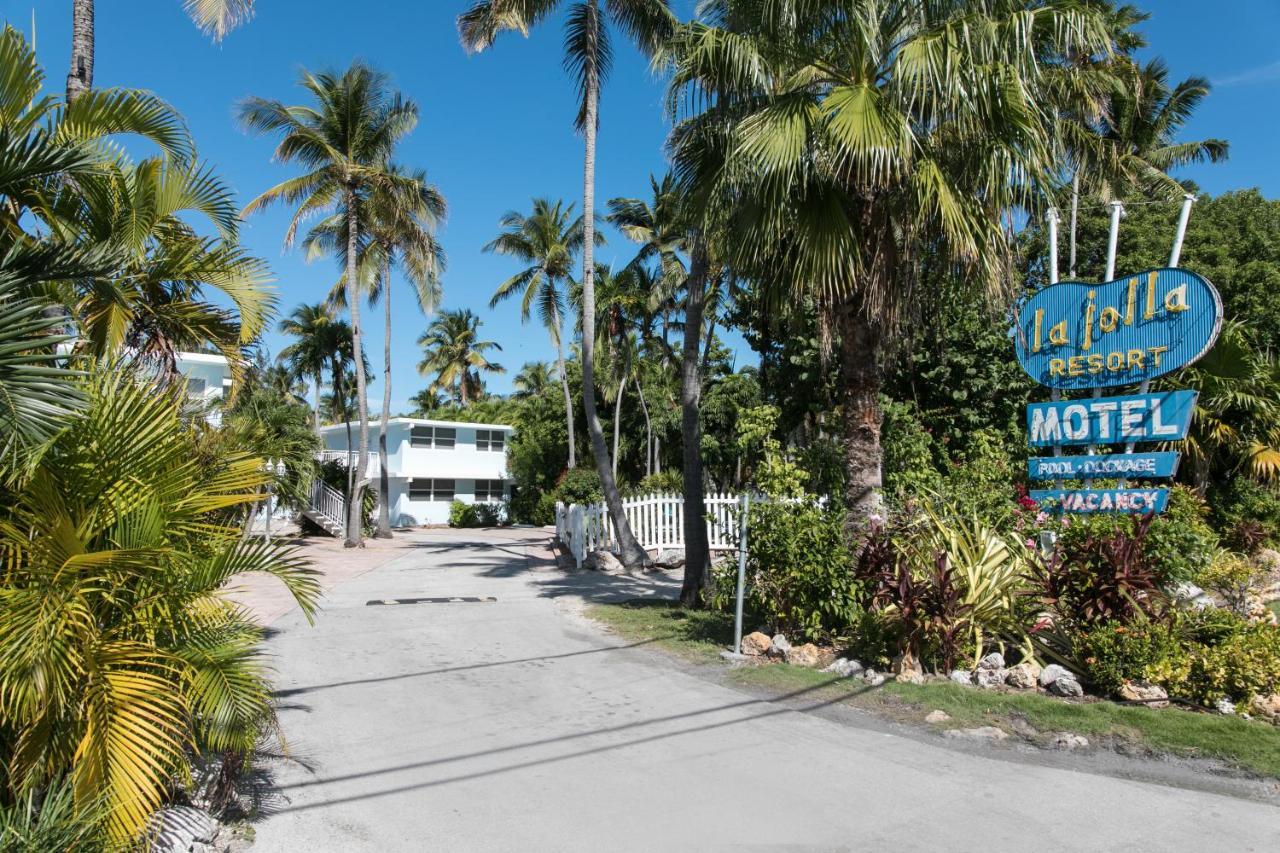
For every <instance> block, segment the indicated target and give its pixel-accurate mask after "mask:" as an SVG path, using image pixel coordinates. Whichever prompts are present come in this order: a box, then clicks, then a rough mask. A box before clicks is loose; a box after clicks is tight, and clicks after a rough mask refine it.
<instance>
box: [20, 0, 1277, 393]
mask: <svg viewBox="0 0 1280 853" xmlns="http://www.w3.org/2000/svg"><path fill="white" fill-rule="evenodd" d="M257 5H258V13H257V15H256V17H255V18H254V19H253V20H252V21H250V22H249V24H248V25H246V26H245V27H243V28H241V29H240V30H237V31H236V32H234V33H232V34H231V35H230V36H229V37H228V38H227V39H226V41H225V42H223V43H222V44H220V45H214V44H211V43H210V42H209V40H208V39H207V38H206V37H205V36H203V35H202V34H201V33H200V32H199V31H198V30H197V29H196V28H195V27H194V26H193V25H192V24H191V22H190V21H189V19H188V18H187V17H186V15H185V13H184V12H183V11H182V2H181V0H129V2H127V3H122V2H109V0H108V2H99V3H98V12H97V55H96V66H95V78H94V83H95V85H96V86H99V87H104V86H136V87H141V88H147V89H151V90H153V91H155V92H157V93H158V94H159V95H161V96H162V97H164V98H165V99H167V100H168V101H170V102H171V103H172V104H173V105H174V106H175V107H177V109H179V110H180V111H181V112H182V113H183V114H184V115H185V116H186V118H187V121H188V123H189V125H190V127H191V130H192V132H193V134H194V135H195V138H196V141H197V143H198V145H199V148H200V154H201V156H202V158H204V159H205V160H207V161H209V162H210V163H213V164H215V165H216V166H217V169H218V171H219V173H220V174H221V175H222V176H223V178H224V179H225V180H226V181H228V183H229V184H230V185H231V186H232V187H233V189H234V190H235V191H236V192H237V193H238V194H239V196H240V198H241V200H242V202H243V201H244V200H247V199H249V198H252V197H253V196H254V195H256V194H257V193H259V192H260V191H261V190H262V189H264V188H265V187H267V186H269V185H271V184H273V183H276V182H278V181H280V180H282V179H284V178H285V177H288V176H289V175H291V174H294V173H293V171H292V170H290V169H288V168H287V167H282V166H280V165H278V164H275V163H272V162H271V151H272V143H271V142H270V141H269V140H267V139H264V138H255V137H252V136H248V135H246V134H245V133H243V132H242V131H241V130H240V129H239V127H238V126H237V124H236V121H235V105H236V103H237V102H238V101H239V100H240V99H241V98H243V97H245V96H247V95H260V96H264V97H270V98H278V99H281V100H284V101H286V102H290V101H297V100H300V99H301V91H300V90H299V89H298V88H297V87H296V85H295V80H296V76H297V71H298V69H299V68H300V67H302V66H306V67H308V68H326V67H327V68H342V67H345V66H346V64H347V63H349V62H350V61H351V60H352V59H353V58H356V57H359V58H362V59H364V60H366V61H369V62H371V63H373V64H374V65H376V66H378V67H379V68H381V69H382V70H384V71H386V72H388V73H390V74H391V75H392V76H393V79H394V82H395V85H396V86H397V87H398V88H400V89H401V90H402V91H403V92H404V93H405V95H406V96H408V97H409V98H411V99H413V100H414V101H416V102H417V103H418V104H419V106H420V108H421V112H422V119H421V122H420V124H419V126H418V129H417V130H416V131H414V133H413V134H412V136H410V137H409V139H408V140H407V141H406V143H405V144H404V146H403V148H402V150H401V152H400V159H401V160H402V161H403V162H405V163H406V164H409V165H412V166H416V167H422V168H425V169H427V171H428V174H429V176H430V178H431V180H432V181H434V182H435V183H436V184H437V185H438V186H439V187H440V189H441V190H442V191H443V192H444V194H445V196H446V198H447V199H448V202H449V219H448V222H447V223H446V225H445V227H444V229H443V231H442V232H441V235H440V237H441V240H442V241H443V243H444V245H445V248H446V250H447V252H448V255H449V269H448V272H447V273H446V275H445V277H444V282H443V283H444V292H445V299H444V307H447V308H458V307H467V308H471V309H472V310H474V311H476V312H477V313H478V314H480V316H481V317H482V319H483V321H484V331H485V332H486V333H487V335H488V336H489V337H490V338H492V339H495V340H497V341H499V342H500V343H501V344H502V346H503V350H504V351H503V353H502V354H501V356H500V360H501V361H502V363H503V364H505V365H506V366H507V367H508V369H509V373H508V374H507V376H506V377H498V378H496V379H494V380H492V381H491V382H490V388H491V389H492V390H494V391H499V392H501V391H506V390H508V389H509V387H510V377H511V376H512V375H513V374H514V373H515V371H516V370H518V369H519V367H520V365H521V364H522V363H524V362H525V361H530V360H535V359H549V358H550V357H551V348H550V345H549V344H548V343H547V339H546V335H545V332H544V331H543V330H542V329H541V327H539V326H537V325H529V326H522V325H521V323H520V321H519V317H518V307H517V305H516V304H515V303H508V304H504V305H501V306H499V307H498V308H496V309H494V310H490V309H489V308H488V299H489V296H490V295H491V294H492V292H493V289H494V287H495V286H496V285H497V284H498V283H499V282H500V281H502V280H503V279H504V278H506V277H507V276H509V275H510V274H511V273H512V272H514V270H515V266H514V265H513V263H512V262H510V261H509V260H507V259H505V258H502V257H499V256H494V255H486V254H483V253H482V252H481V247H482V246H483V245H484V244H485V243H486V242H487V241H488V240H490V239H492V237H493V236H494V235H495V234H496V232H497V223H498V219H499V217H500V216H501V215H502V214H503V213H504V212H505V211H507V210H510V209H513V208H516V209H526V208H527V207H528V205H529V200H530V198H532V197H533V196H542V195H545V196H550V197H552V198H556V197H562V198H565V199H568V200H577V199H580V198H581V191H582V147H581V140H580V139H579V138H578V137H577V136H576V135H575V134H574V132H573V128H572V121H573V117H574V115H575V111H576V102H575V97H574V92H573V87H572V84H571V82H570V80H569V79H568V77H567V76H566V74H565V73H564V71H563V70H562V68H561V64H560V58H561V39H562V28H561V22H560V21H559V20H558V19H557V20H553V21H551V22H549V24H547V25H544V26H543V27H542V28H541V29H540V30H537V31H535V32H534V33H533V34H532V36H531V37H530V38H529V39H527V40H526V39H523V38H520V37H519V36H508V37H506V38H503V39H501V40H500V41H499V43H498V44H497V46H496V47H495V48H494V49H493V50H491V51H489V52H487V53H484V54H481V55H477V56H468V55H467V54H466V53H465V52H464V51H463V50H462V48H461V46H460V45H459V43H458V37H457V32H456V29H455V27H454V19H455V17H456V15H457V14H458V12H460V11H462V9H463V8H465V6H466V5H467V3H466V0H416V2H408V0H401V1H400V2H388V0H366V2H365V3H362V4H361V3H351V2H350V0H259V2H258V4H257ZM1139 5H1141V6H1143V7H1145V8H1147V9H1149V10H1150V11H1152V12H1153V13H1154V16H1153V19H1152V20H1151V21H1150V22H1148V23H1147V24H1146V25H1145V26H1144V31H1145V32H1146V34H1147V36H1148V38H1149V40H1150V42H1151V44H1152V50H1151V51H1150V52H1152V53H1159V54H1161V55H1163V56H1164V57H1165V58H1166V59H1167V60H1168V62H1169V64H1170V66H1171V68H1172V72H1173V76H1174V77H1175V78H1176V79H1182V78H1183V77H1186V76H1190V75H1193V74H1195V75H1202V76H1205V77H1208V78H1210V79H1211V80H1213V81H1214V82H1215V90H1214V92H1213V94H1212V95H1211V97H1210V98H1209V99H1208V100H1207V101H1206V102H1205V104H1204V106H1203V107H1202V108H1201V110H1200V111H1199V112H1198V113H1197V115H1196V117H1195V118H1194V120H1193V121H1192V123H1191V124H1190V126H1189V127H1188V129H1187V133H1186V138H1202V137H1207V136H1216V137H1222V138H1226V139H1228V140H1230V142H1231V146H1232V150H1231V159H1230V161H1229V162H1228V163H1226V164H1223V165H1218V166H1210V167H1197V168H1194V169H1190V170H1188V171H1187V172H1186V173H1185V176H1186V177H1191V178H1193V179H1194V180H1196V181H1197V182H1199V183H1200V185H1201V186H1202V187H1203V188H1204V189H1205V190H1207V191H1209V192H1211V193H1219V192H1223V191H1225V190H1229V189H1236V188H1241V187H1253V186H1257V187H1260V188H1261V189H1262V191H1263V193H1264V194H1265V195H1267V196H1268V197H1273V198H1274V197H1276V196H1280V165H1278V164H1277V162H1276V150H1277V149H1276V143H1275V140H1276V138H1277V137H1278V136H1280V134H1278V133H1277V131H1280V41H1277V39H1276V34H1277V33H1280V3H1277V2H1276V0H1230V2H1222V3H1219V4H1217V5H1216V6H1214V7H1207V6H1206V4H1204V3H1203V2H1197V1H1196V0H1159V2H1155V0H1146V2H1139ZM676 6H677V8H678V9H679V10H680V11H681V12H682V13H683V14H685V15H687V14H688V13H689V11H690V9H691V8H692V6H693V0H677V3H676ZM70 9H71V2H70V0H35V2H33V0H0V10H2V13H3V16H4V18H5V20H6V21H8V22H9V23H12V24H13V25H15V26H17V27H18V28H20V29H21V30H23V31H24V32H26V33H27V34H28V35H30V31H31V17H32V12H33V11H34V13H35V18H36V26H37V38H38V42H37V50H38V53H39V56H40V60H41V62H42V63H43V64H44V66H45V68H46V70H47V72H48V74H49V78H50V79H49V83H50V86H51V88H53V89H55V90H58V91H60V90H61V88H62V86H63V80H64V77H65V74H66V68H67V57H68V54H69V44H70V24H71V11H70ZM1211 9H1216V10H1218V11H1217V13H1215V12H1214V11H1212V10H1211ZM615 54H616V61H615V67H614V74H613V77H612V79H611V82H610V83H609V85H608V87H607V88H606V90H605V93H604V98H603V105H602V115H601V119H602V124H601V132H600V141H599V149H600V150H599V165H598V168H597V198H598V199H600V200H602V201H603V200H607V199H609V198H612V197H615V196H620V195H640V196H643V195H645V193H646V191H647V188H648V175H649V173H650V172H659V173H660V172H662V171H663V170H664V169H665V161H664V157H663V141H664V139H665V137H666V134H667V131H668V130H669V125H668V124H667V123H666V119H665V111H664V104H663V87H662V82H661V81H660V80H658V79H656V78H655V77H654V76H653V75H652V74H651V73H650V71H649V70H648V68H647V66H646V63H645V62H644V61H643V60H642V59H641V58H640V57H639V56H638V55H637V54H636V53H635V52H634V51H633V50H631V49H630V48H629V47H626V46H624V45H623V44H621V43H618V44H617V45H616V50H615ZM286 221H287V212H286V211H285V210H283V209H277V210H273V211H270V212H268V213H266V214H260V215H257V216H255V217H253V218H252V219H251V220H250V221H249V222H248V223H247V225H246V226H245V228H244V231H243V237H242V239H243V241H244V243H245V244H246V245H247V246H248V248H249V249H250V250H251V251H253V252H255V253H256V254H258V255H259V256H261V257H263V258H265V259H267V260H268V261H269V262H270V263H271V266H272V269H273V271H274V273H275V276H276V278H277V282H276V287H277V289H278V291H279V297H280V305H281V309H282V311H285V312H287V311H289V310H291V309H292V308H293V307H294V306H296V305H297V304H298V303H300V302H304V301H319V300H320V299H321V298H323V295H324V294H325V293H327V292H328V289H329V287H330V286H331V285H332V283H333V281H334V279H335V275H336V273H335V270H334V267H333V265H332V264H331V263H330V262H327V261H323V260H322V261H316V262H314V263H311V264H307V263H305V262H304V260H303V259H302V257H301V256H300V254H299V253H298V252H297V251H294V252H285V251H284V250H283V248H282V245H281V240H282V237H283V234H284V228H285V223H286ZM609 237H610V241H609V245H608V246H606V247H605V248H604V249H603V250H601V251H600V252H599V255H598V256H599V257H600V259H601V260H603V261H604V262H606V263H615V264H618V265H621V264H624V263H626V262H627V261H628V260H630V258H631V257H632V254H633V252H634V250H633V247H632V245H631V244H629V243H628V242H627V241H626V240H625V239H624V238H622V237H621V236H620V235H618V234H616V233H610V234H609ZM395 298H396V299H398V303H397V307H396V310H395V316H394V317H393V332H392V345H393V359H394V362H395V368H394V373H393V381H392V390H393V409H396V410H399V409H404V408H406V407H407V400H408V398H409V397H410V396H411V395H412V394H413V393H414V392H415V391H417V390H419V389H420V388H422V387H424V386H425V385H426V382H427V380H425V379H422V378H420V377H419V376H418V375H417V373H416V370H415V365H416V363H417V361H418V358H419V351H418V347H417V346H416V344H415V341H416V339H417V337H418V335H419V334H421V332H422V330H423V328H424V327H425V325H426V320H425V318H423V317H422V316H421V314H419V313H418V311H417V310H416V306H415V305H414V304H413V301H412V298H411V296H410V294H409V292H408V290H407V289H405V288H403V287H402V288H400V289H399V290H398V291H396V293H395ZM366 328H367V329H368V330H369V341H368V343H367V345H366V346H367V348H368V351H369V354H370V356H371V357H373V358H374V360H375V363H378V364H380V361H381V359H380V355H379V354H380V352H381V343H382V340H381V329H382V322H381V317H380V316H378V317H376V318H370V322H368V323H367V324H366ZM731 343H732V341H731ZM267 345H268V347H269V348H270V350H271V351H272V352H275V351H278V350H279V349H280V348H281V347H282V346H283V341H282V339H281V338H280V336H278V335H276V334H274V333H272V334H269V335H268V336H267ZM739 351H740V355H739V362H740V363H746V362H747V361H750V360H751V358H752V355H751V353H750V351H749V350H747V349H746V348H745V347H739ZM379 373H380V370H379ZM380 398H381V389H380V387H379V386H378V385H377V384H375V385H374V386H373V387H371V389H370V400H371V401H372V402H376V401H377V400H379V399H380ZM375 408H376V406H375Z"/></svg>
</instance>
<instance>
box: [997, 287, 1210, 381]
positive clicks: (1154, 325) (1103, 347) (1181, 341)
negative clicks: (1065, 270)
mask: <svg viewBox="0 0 1280 853" xmlns="http://www.w3.org/2000/svg"><path fill="white" fill-rule="evenodd" d="M1221 328H1222V298H1221V297H1220V296H1219V295H1218V291H1217V290H1216V289H1215V288H1214V286H1213V285H1212V284H1210V283H1209V282H1208V281H1207V280H1206V279H1204V278H1203V277H1201V276H1199V275H1196V274H1195V273H1193V272H1189V271H1187V270H1182V269H1160V270H1149V271H1147V272H1142V273H1138V274H1137V275H1132V276H1126V277H1124V278H1122V279H1117V280H1116V281H1108V282H1104V283H1102V284H1086V283H1084V282H1078V281H1064V282H1060V283H1058V284H1051V285H1049V286H1048V287H1046V288H1044V289H1042V290H1040V291H1039V292H1037V293H1036V294H1035V295H1033V296H1032V297H1031V298H1030V299H1028V300H1026V302H1025V303H1024V304H1023V305H1022V306H1021V308H1020V309H1019V310H1018V317H1017V326H1016V328H1015V330H1014V331H1015V335H1014V337H1015V346H1016V347H1017V352H1018V363H1019V364H1021V365H1022V369H1023V370H1025V371H1026V372H1027V374H1028V375H1030V376H1031V378H1032V379H1034V380H1035V381H1037V382H1039V383H1040V384H1041V385H1047V386H1049V387H1050V388H1061V389H1064V390H1073V389H1074V390H1079V389H1090V388H1110V387H1113V386H1116V385H1132V384H1135V383H1138V382H1142V381H1143V380H1145V379H1154V378H1155V377H1157V376H1163V375H1164V374H1166V373H1169V372H1170V371H1173V370H1177V369H1178V368H1179V367H1183V366H1184V365H1188V364H1191V363H1192V362H1193V361H1195V360H1196V359H1198V358H1200V357H1201V356H1202V355H1204V354H1205V353H1207V352H1208V351H1209V349H1210V348H1211V347H1212V346H1213V343H1214V341H1216V340H1217V338H1218V332H1219V331H1220V330H1221Z"/></svg>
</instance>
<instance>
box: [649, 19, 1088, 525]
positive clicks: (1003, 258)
mask: <svg viewBox="0 0 1280 853" xmlns="http://www.w3.org/2000/svg"><path fill="white" fill-rule="evenodd" d="M835 5H836V6H837V7H840V8H845V7H847V11H848V14H831V12H832V8H831V6H832V4H814V3H808V2H801V0H776V2H769V3H761V2H759V0H715V2H710V3H706V4H704V5H703V6H702V9H703V13H704V20H702V21H698V22H695V23H693V24H690V25H688V26H685V27H682V28H681V30H680V32H679V34H678V35H677V36H676V37H675V38H674V39H673V41H672V42H671V46H670V51H669V56H670V58H671V59H672V60H673V62H674V66H675V67H674V77H673V81H672V85H673V87H674V90H675V91H674V92H673V97H672V103H676V104H681V103H684V104H695V105H706V108H705V109H703V110H702V111H700V112H697V113H693V114H686V115H685V116H684V120H683V121H682V122H681V123H680V125H679V127H677V129H676V130H675V132H674V135H673V138H672V148H673V154H674V158H675V163H676V171H677V174H678V175H680V176H681V178H682V179H683V180H684V181H685V182H686V184H687V185H688V187H689V189H690V192H691V194H692V198H693V200H694V204H696V205H697V209H698V211H699V213H700V216H701V217H702V218H703V219H704V220H706V221H708V222H711V223H712V224H715V222H716V219H717V217H718V216H720V215H721V212H722V211H724V210H725V209H726V206H727V207H728V209H731V210H732V214H733V215H732V225H733V229H734V230H733V235H732V239H730V240H725V241H723V249H724V251H725V252H726V258H727V260H728V261H729V263H730V266H731V268H732V269H733V272H734V273H735V275H741V276H750V277H753V278H755V279H757V280H759V281H761V282H764V283H766V284H767V285H768V286H769V287H771V288H773V290H774V292H775V293H777V294H779V296H778V297H777V298H776V302H777V303H783V302H784V301H785V302H791V303H794V304H798V299H799V297H801V296H802V295H805V294H813V295H814V296H816V297H817V299H818V304H819V305H820V306H821V308H820V319H821V320H822V322H823V324H824V325H825V327H826V328H827V329H828V330H830V332H831V333H832V337H833V338H834V339H836V340H838V346H839V350H840V358H839V369H840V371H841V383H842V415H843V420H844V442H843V444H844V449H845V468H846V473H847V490H846V494H845V502H846V505H847V510H848V512H849V520H850V524H851V526H854V527H858V528H861V527H862V526H863V525H864V524H865V523H866V522H867V521H868V520H869V519H871V518H872V517H873V516H874V515H876V514H877V513H878V512H880V510H881V507H882V499H881V495H880V486H881V460H882V453H881V446H880V424H881V413H880V408H879V402H878V397H879V393H880V386H881V372H880V371H881V365H882V364H883V360H884V358H885V356H886V351H887V349H888V346H889V344H890V342H891V340H892V336H893V334H894V331H895V329H896V328H897V324H898V323H900V322H902V321H903V320H905V319H906V318H908V317H910V316H911V315H912V312H913V311H916V310H918V309H919V307H920V306H921V305H922V299H921V297H922V295H923V294H924V292H925V291H924V287H923V282H921V280H920V278H919V275H918V273H919V270H920V265H921V263H922V260H923V258H924V256H925V253H926V252H929V253H931V255H930V256H931V257H932V258H934V259H935V260H936V261H938V262H941V263H943V264H945V265H947V266H951V267H955V268H959V269H963V270H965V271H966V273H967V277H968V280H969V281H971V282H973V286H975V287H980V288H983V289H984V290H986V291H987V292H989V293H991V294H993V295H995V294H997V293H998V292H999V290H1000V289H1001V288H1002V286H1003V284H1004V282H1005V281H1007V280H1008V277H1007V275H1006V273H1007V270H1008V257H1009V250H1008V245H1007V235H1005V234H1004V232H1003V228H1002V227H1001V219H1002V218H1003V217H1004V215H1005V214H1006V212H1007V211H1009V210H1011V209H1014V208H1019V209H1034V208H1037V207H1039V206H1040V205H1042V204H1043V200H1044V198H1046V197H1047V195H1048V194H1049V192H1050V191H1051V190H1052V189H1053V188H1054V187H1055V182H1056V178H1057V163H1056V162H1055V160H1054V158H1053V157H1052V156H1051V151H1052V145H1051V143H1052V127H1053V119H1054V116H1053V115H1052V114H1051V113H1052V109H1053V108H1054V107H1053V104H1051V103H1046V102H1042V101H1041V99H1040V98H1039V97H1038V94H1039V92H1038V86H1039V85H1040V72H1041V70H1042V68H1043V67H1044V62H1043V59H1042V57H1044V56H1046V55H1052V56H1061V55H1064V54H1066V53H1067V52H1068V51H1071V50H1088V51H1105V50H1107V49H1108V45H1109V40H1108V34H1107V32H1106V30H1105V28H1104V26H1103V25H1102V22H1101V21H1100V20H1099V16H1098V15H1097V13H1096V12H1095V11H1094V10H1092V9H1091V8H1089V7H1085V6H1076V5H1058V4H1040V3H1032V2H1026V0H988V1H987V2H982V3H978V4H975V3H972V2H965V0H943V2H935V3H928V4H905V5H901V6H897V7H894V12H893V14H888V13H886V14H883V15H882V14H866V13H865V11H866V10H865V8H864V6H863V4H854V3H847V4H846V3H839V4H835ZM685 95H688V96H690V97H689V98H684V97H683V96H685ZM693 261H694V266H697V265H698V258H697V257H696V253H695V256H694V258H693ZM781 294H786V296H785V298H784V297H782V296H781Z"/></svg>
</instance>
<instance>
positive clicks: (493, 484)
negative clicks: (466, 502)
mask: <svg viewBox="0 0 1280 853" xmlns="http://www.w3.org/2000/svg"><path fill="white" fill-rule="evenodd" d="M502 485H503V484H502V481H501V480H476V500H477V501H500V500H502Z"/></svg>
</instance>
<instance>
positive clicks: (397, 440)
mask: <svg viewBox="0 0 1280 853" xmlns="http://www.w3.org/2000/svg"><path fill="white" fill-rule="evenodd" d="M415 425H418V426H440V427H446V428H451V429H454V430H455V431H456V439H455V441H454V446H453V447H452V448H436V447H413V446H412V445H411V443H410V440H409V438H410V433H411V431H412V428H413V426H415ZM379 426H380V425H378V424H375V423H371V424H370V425H369V455H370V458H371V459H373V458H376V456H377V452H378V434H379V431H380V429H379ZM478 429H487V430H493V431H500V432H502V433H503V435H504V439H505V440H504V441H503V449H502V450H501V451H493V450H478V449H477V448H476V430H478ZM357 431H358V427H356V426H355V425H354V424H353V425H352V432H353V435H352V438H353V439H354V440H355V441H357V442H358V441H359V436H358V435H357V434H356V433H357ZM513 432H514V430H513V429H512V428H511V427H509V426H503V425H500V424H493V425H477V424H455V423H448V422H445V421H423V420H402V419H396V420H393V421H391V422H390V423H389V424H388V428H387V438H388V441H387V472H388V480H389V483H388V486H389V488H390V504H391V507H390V509H391V513H390V514H391V523H392V524H394V525H396V526H402V527H407V526H412V525H416V524H447V523H448V521H449V507H450V504H451V503H452V501H453V500H458V501H462V502H463V503H475V502H476V480H502V481H503V496H504V498H508V497H510V495H511V475H510V473H509V472H508V470H507V448H508V447H509V446H510V442H511V435H512V434H513ZM324 443H325V448H326V449H328V450H337V451H341V450H346V448H347V434H346V428H345V427H344V426H342V425H338V426H332V427H326V428H325V430H324ZM412 479H421V480H453V481H454V494H453V499H452V500H421V499H418V500H413V499H411V498H410V497H409V481H410V480H412Z"/></svg>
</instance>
